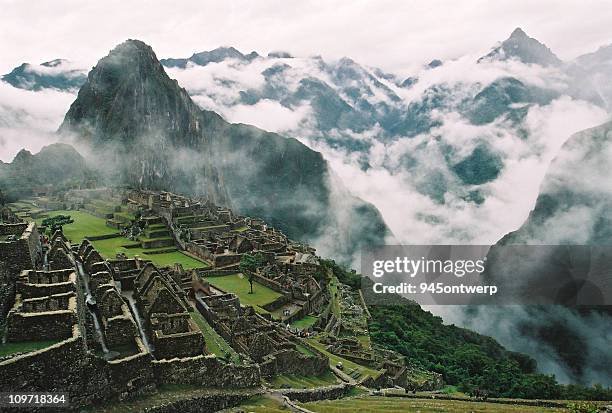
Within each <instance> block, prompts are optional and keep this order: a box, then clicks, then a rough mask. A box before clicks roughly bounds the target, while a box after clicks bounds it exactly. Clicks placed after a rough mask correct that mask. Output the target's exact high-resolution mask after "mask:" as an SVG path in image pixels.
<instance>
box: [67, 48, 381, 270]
mask: <svg viewBox="0 0 612 413" xmlns="http://www.w3.org/2000/svg"><path fill="white" fill-rule="evenodd" d="M60 133H61V134H63V135H66V136H70V137H72V138H73V139H75V141H76V142H78V143H80V144H86V145H87V146H88V147H89V148H90V150H91V151H92V152H93V153H95V154H96V160H97V164H98V167H99V168H100V169H102V170H105V171H106V172H107V174H108V175H111V179H112V180H113V181H115V182H117V181H119V182H121V183H127V184H130V185H134V186H138V187H141V188H151V189H165V190H174V191H179V192H182V193H186V194H191V195H205V196H208V197H211V198H212V199H214V201H215V202H217V203H219V204H222V205H223V204H225V205H228V204H229V205H232V206H233V207H234V208H235V209H236V210H237V211H238V212H240V213H243V214H248V215H252V216H258V217H262V218H264V219H266V220H267V221H268V222H270V223H272V224H273V225H275V226H277V227H279V228H281V229H282V230H284V231H286V232H287V233H288V234H289V235H290V236H292V237H295V238H298V239H304V240H318V241H319V242H315V245H318V246H322V249H324V250H325V249H326V248H327V249H328V250H329V251H330V252H331V253H332V254H333V255H334V256H336V257H342V258H344V259H345V260H347V259H350V257H352V255H353V253H354V252H355V251H356V250H357V249H358V248H359V247H360V246H361V245H367V244H374V243H381V242H383V241H384V239H385V237H386V236H387V235H388V229H387V227H386V225H385V224H384V221H383V220H382V218H381V217H380V214H379V213H378V211H376V209H375V208H374V207H372V206H371V205H369V204H367V203H365V202H363V201H361V200H359V199H357V198H355V197H353V196H352V195H350V194H349V193H348V192H347V191H346V190H345V189H343V187H342V184H341V183H340V182H339V181H338V180H337V179H335V178H334V176H333V174H332V173H331V172H330V170H329V167H328V164H327V162H326V161H325V160H324V159H323V157H322V155H321V154H320V153H318V152H315V151H313V150H311V149H309V148H308V147H307V146H305V145H303V144H302V143H300V142H299V141H297V140H295V139H292V138H286V137H283V136H280V135H277V134H274V133H269V132H265V131H263V130H261V129H258V128H256V127H252V126H248V125H244V124H230V123H228V122H226V121H225V120H224V119H223V118H222V117H221V116H219V115H218V114H217V113H215V112H213V111H208V110H201V109H200V108H199V107H198V106H197V105H196V104H195V103H194V102H193V101H192V100H191V98H190V97H189V95H188V94H187V92H186V91H185V90H184V89H183V88H181V87H180V86H179V85H178V83H177V82H176V80H172V79H170V78H169V77H168V75H167V74H166V72H165V70H164V68H163V66H162V65H161V64H160V62H159V61H158V60H157V58H156V56H155V53H154V52H153V50H152V49H151V47H149V46H148V45H146V44H144V43H142V42H140V41H137V40H128V41H126V42H125V43H122V44H121V45H119V46H117V47H116V48H115V49H113V50H112V51H111V52H110V53H109V55H108V56H106V57H104V58H102V59H101V60H100V61H99V62H98V64H97V65H96V66H95V67H94V68H93V69H92V70H91V72H89V74H88V78H87V82H86V83H85V84H84V85H83V86H82V87H81V89H80V90H79V93H78V96H77V98H76V100H75V101H74V102H73V103H72V105H71V106H70V109H69V110H68V112H67V113H66V116H65V119H64V122H63V124H62V125H61V127H60Z"/></svg>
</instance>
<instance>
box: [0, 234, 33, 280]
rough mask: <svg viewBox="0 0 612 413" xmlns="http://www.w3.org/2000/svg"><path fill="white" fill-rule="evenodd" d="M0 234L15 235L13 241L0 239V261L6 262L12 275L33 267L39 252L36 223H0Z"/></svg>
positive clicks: (14, 275)
mask: <svg viewBox="0 0 612 413" xmlns="http://www.w3.org/2000/svg"><path fill="white" fill-rule="evenodd" d="M0 235H17V237H18V238H17V239H16V240H15V241H0V261H3V262H5V263H6V266H7V269H8V271H9V273H10V274H12V277H16V276H17V274H19V273H20V272H21V271H22V270H29V269H34V267H35V265H36V262H37V259H38V256H39V254H40V252H41V249H42V247H41V245H40V238H39V235H38V230H37V228H36V224H35V223H33V222H31V223H30V224H25V223H23V224H5V225H0Z"/></svg>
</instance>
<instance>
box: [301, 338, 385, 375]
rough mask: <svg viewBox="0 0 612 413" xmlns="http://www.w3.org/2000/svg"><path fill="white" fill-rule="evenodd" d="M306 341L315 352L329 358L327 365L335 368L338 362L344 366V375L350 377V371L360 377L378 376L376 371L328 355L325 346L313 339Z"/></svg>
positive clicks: (330, 354) (333, 355) (378, 372)
mask: <svg viewBox="0 0 612 413" xmlns="http://www.w3.org/2000/svg"><path fill="white" fill-rule="evenodd" d="M306 341H308V343H309V344H310V345H311V346H313V347H314V348H316V349H317V350H319V351H321V352H322V353H323V354H325V355H326V356H327V357H328V358H329V363H330V365H332V366H336V364H338V362H342V365H343V366H344V370H343V371H344V373H346V374H349V375H350V371H351V370H357V371H358V372H360V373H361V375H362V376H366V375H367V376H372V377H374V378H376V377H378V376H380V373H381V372H380V371H378V370H374V369H371V368H369V367H366V366H362V365H361V364H357V363H354V362H352V361H350V360H347V359H345V358H343V357H339V356H337V355H335V354H332V353H330V352H329V351H327V350H325V346H324V345H323V344H321V343H319V342H318V341H317V340H316V339H314V338H308V339H306Z"/></svg>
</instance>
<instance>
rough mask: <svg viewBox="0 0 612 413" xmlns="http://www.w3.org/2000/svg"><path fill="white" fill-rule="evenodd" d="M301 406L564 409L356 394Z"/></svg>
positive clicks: (428, 411) (363, 410) (339, 410)
mask: <svg viewBox="0 0 612 413" xmlns="http://www.w3.org/2000/svg"><path fill="white" fill-rule="evenodd" d="M300 405H301V406H303V407H305V408H306V409H308V410H311V411H313V412H317V413H345V412H346V413H370V412H372V413H376V412H381V413H382V412H384V413H404V412H412V411H414V412H420V413H434V412H436V413H438V412H454V413H471V412H499V413H502V412H503V413H506V412H508V413H535V412H542V413H544V412H551V413H552V412H564V411H565V409H562V408H546V407H536V406H517V405H511V404H498V403H483V402H472V401H456V400H442V399H412V398H401V397H380V396H368V397H355V398H350V399H340V400H322V401H318V402H310V403H301V404H300Z"/></svg>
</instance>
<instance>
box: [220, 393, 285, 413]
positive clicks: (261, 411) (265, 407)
mask: <svg viewBox="0 0 612 413" xmlns="http://www.w3.org/2000/svg"><path fill="white" fill-rule="evenodd" d="M238 411H240V412H245V411H246V412H249V413H251V412H252V413H287V412H291V410H289V409H287V408H286V407H284V406H281V404H280V403H279V402H278V401H277V400H274V399H272V398H269V397H266V396H256V397H252V398H250V399H248V400H247V401H245V402H244V403H242V404H241V405H240V407H239V408H238V409H230V412H238Z"/></svg>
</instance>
